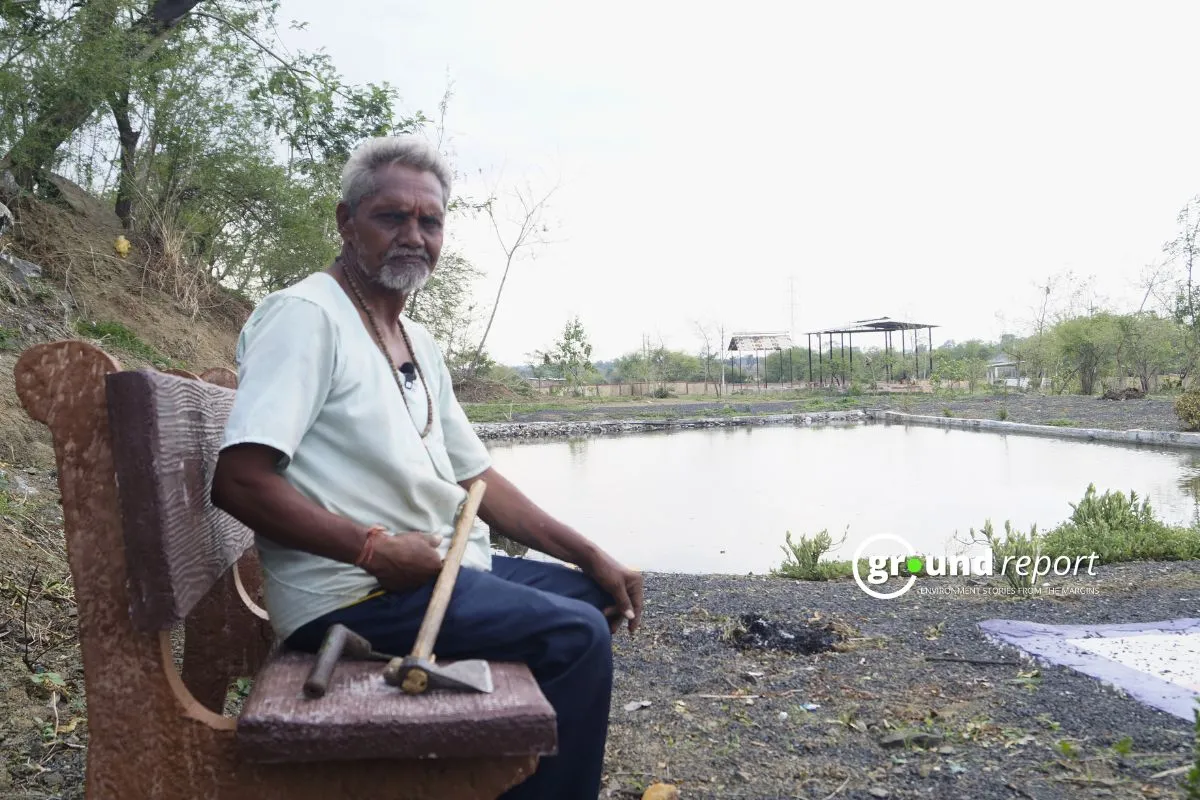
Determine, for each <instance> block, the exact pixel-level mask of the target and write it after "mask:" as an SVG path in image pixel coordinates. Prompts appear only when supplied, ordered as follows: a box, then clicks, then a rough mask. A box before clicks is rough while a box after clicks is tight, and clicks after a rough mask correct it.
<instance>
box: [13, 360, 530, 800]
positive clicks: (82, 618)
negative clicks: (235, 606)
mask: <svg viewBox="0 0 1200 800" xmlns="http://www.w3.org/2000/svg"><path fill="white" fill-rule="evenodd" d="M119 369H120V367H119V366H118V364H117V363H116V362H115V361H114V360H113V359H112V358H110V357H109V356H107V355H105V354H104V353H103V352H102V351H100V350H99V349H97V348H95V347H92V346H91V345H88V344H85V343H83V342H55V343H51V344H44V345H37V346H35V347H31V348H29V349H28V350H26V351H25V353H24V354H23V355H22V356H21V359H20V360H19V361H18V363H17V366H16V369H15V370H14V378H15V382H16V387H17V393H18V395H19V396H20V398H21V402H22V404H23V405H24V407H25V409H26V410H27V411H28V412H29V414H30V416H31V417H33V418H34V419H35V420H37V421H39V422H43V423H45V424H46V425H47V426H48V427H49V428H50V430H51V433H52V435H53V438H54V449H55V456H56V459H57V465H58V481H59V488H60V490H61V492H62V509H63V518H64V531H65V534H66V541H67V555H68V560H69V563H70V567H71V575H72V578H73V580H74V587H75V597H76V601H77V604H78V619H79V638H80V645H81V650H82V655H83V667H84V675H85V680H86V689H87V691H86V695H87V720H88V733H89V740H88V765H87V777H86V794H87V797H89V798H93V799H94V800H109V799H110V798H111V799H114V800H115V799H116V798H120V800H141V799H142V798H145V800H150V799H151V798H162V797H180V798H185V797H186V798H216V797H220V798H228V799H229V800H275V799H276V798H278V799H279V800H283V798H296V800H306V798H313V800H316V799H317V798H329V797H340V798H362V799H363V800H368V798H369V800H382V799H383V798H414V799H415V798H429V797H437V798H462V799H463V800H466V798H495V797H496V796H497V795H499V794H500V793H501V792H503V791H504V790H505V789H506V788H508V787H510V786H512V785H514V784H515V783H518V782H520V781H521V780H523V779H524V778H526V777H528V776H529V775H531V774H532V773H533V770H534V769H535V767H536V764H537V756H535V755H528V756H513V757H495V758H486V759H460V760H455V761H449V760H446V761H428V760H420V761H418V760H405V761H384V760H379V759H373V760H372V759H364V760H360V761H353V762H343V763H338V762H329V761H312V762H308V763H294V764H286V765H269V764H256V763H253V762H249V761H247V760H246V759H244V758H242V757H241V756H240V754H239V753H238V750H237V741H236V737H235V726H236V722H235V721H234V720H232V719H228V718H225V717H222V716H219V715H217V714H215V713H213V712H212V711H210V710H209V709H207V708H205V707H204V706H203V705H202V704H201V703H199V702H198V701H197V699H196V698H195V697H194V696H193V695H192V694H191V692H190V691H189V690H188V688H187V686H186V685H185V684H184V682H183V681H182V680H181V679H180V676H179V674H178V673H177V672H176V670H175V667H174V662H173V655H172V650H171V638H170V633H169V632H167V631H159V632H157V633H154V632H148V631H144V630H141V629H139V628H137V627H135V626H134V625H133V622H132V620H131V618H130V615H129V608H130V600H131V598H130V594H129V581H128V570H127V556H126V550H125V542H124V536H123V531H122V525H121V515H120V510H119V509H120V505H119V498H118V491H117V482H116V480H115V474H116V467H115V464H114V462H113V445H112V437H111V432H110V428H109V421H108V408H107V401H106V395H105V381H106V376H107V375H108V374H109V373H112V372H116V371H118V370H119ZM241 613H244V614H247V615H250V616H253V614H252V613H251V611H250V610H249V609H246V608H244V607H243V608H242V612H241Z"/></svg>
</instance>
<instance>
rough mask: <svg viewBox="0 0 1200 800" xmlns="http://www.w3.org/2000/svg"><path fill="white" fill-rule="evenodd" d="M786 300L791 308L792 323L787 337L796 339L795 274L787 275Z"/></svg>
mask: <svg viewBox="0 0 1200 800" xmlns="http://www.w3.org/2000/svg"><path fill="white" fill-rule="evenodd" d="M788 301H789V303H790V305H791V309H792V323H791V325H790V326H789V327H788V338H790V339H791V340H792V341H795V340H796V276H795V275H789V276H788Z"/></svg>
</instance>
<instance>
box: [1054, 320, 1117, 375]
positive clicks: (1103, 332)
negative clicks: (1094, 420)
mask: <svg viewBox="0 0 1200 800" xmlns="http://www.w3.org/2000/svg"><path fill="white" fill-rule="evenodd" d="M1054 336H1055V339H1056V341H1057V348H1058V351H1059V353H1060V354H1061V358H1062V363H1063V366H1064V368H1065V371H1066V374H1067V375H1068V376H1069V377H1071V378H1073V379H1075V380H1078V382H1079V387H1080V391H1081V392H1082V393H1083V394H1085V395H1091V394H1094V393H1095V391H1096V387H1097V386H1098V384H1099V381H1100V380H1101V379H1102V378H1104V377H1106V376H1107V375H1109V374H1112V373H1113V372H1114V371H1115V370H1116V357H1117V353H1118V350H1119V346H1120V342H1121V330H1120V327H1119V326H1118V324H1117V318H1116V317H1114V316H1113V315H1112V314H1107V313H1100V314H1094V315H1092V316H1087V317H1075V318H1074V319H1068V320H1065V321H1063V322H1060V323H1059V324H1058V325H1056V326H1055V328H1054Z"/></svg>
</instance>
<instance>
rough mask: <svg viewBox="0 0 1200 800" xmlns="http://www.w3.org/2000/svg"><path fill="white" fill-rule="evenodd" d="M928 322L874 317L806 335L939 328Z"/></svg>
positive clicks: (810, 332) (809, 332)
mask: <svg viewBox="0 0 1200 800" xmlns="http://www.w3.org/2000/svg"><path fill="white" fill-rule="evenodd" d="M940 327H941V326H940V325H932V324H930V323H928V322H905V321H903V320H898V319H892V318H891V317H874V318H872V319H856V320H854V321H852V322H848V323H846V324H845V325H842V326H839V327H834V328H826V329H824V330H820V331H808V332H807V333H808V334H813V335H815V334H826V333H882V332H884V331H911V330H916V329H919V328H940Z"/></svg>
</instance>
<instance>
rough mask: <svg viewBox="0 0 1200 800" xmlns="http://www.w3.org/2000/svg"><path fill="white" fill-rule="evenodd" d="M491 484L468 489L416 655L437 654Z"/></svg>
mask: <svg viewBox="0 0 1200 800" xmlns="http://www.w3.org/2000/svg"><path fill="white" fill-rule="evenodd" d="M486 489H487V484H486V483H484V482H483V481H481V480H480V481H475V482H474V483H472V484H471V488H470V490H469V491H468V492H467V499H466V500H465V501H464V502H463V505H462V510H461V511H459V516H458V523H457V524H456V525H455V526H454V538H452V539H451V540H450V551H449V552H448V553H446V560H445V561H444V562H443V563H442V571H441V572H440V573H439V574H438V578H437V583H435V584H434V585H433V595H432V596H431V597H430V598H429V608H427V609H426V610H425V619H424V620H422V621H421V629H420V630H419V631H417V641H416V643H415V644H414V645H413V651H412V655H413V657H414V658H421V659H429V658H430V656H432V655H433V643H434V641H436V640H437V635H438V631H440V630H441V628H442V619H444V618H445V616H446V607H447V606H449V605H450V594H451V593H452V592H453V591H454V582H455V581H456V580H457V579H458V568H459V566H461V565H462V559H463V553H464V552H466V549H467V537H468V536H469V535H470V533H471V526H472V525H473V524H474V523H475V514H476V512H477V511H479V503H480V502H481V501H482V500H483V493H484V491H486Z"/></svg>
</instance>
